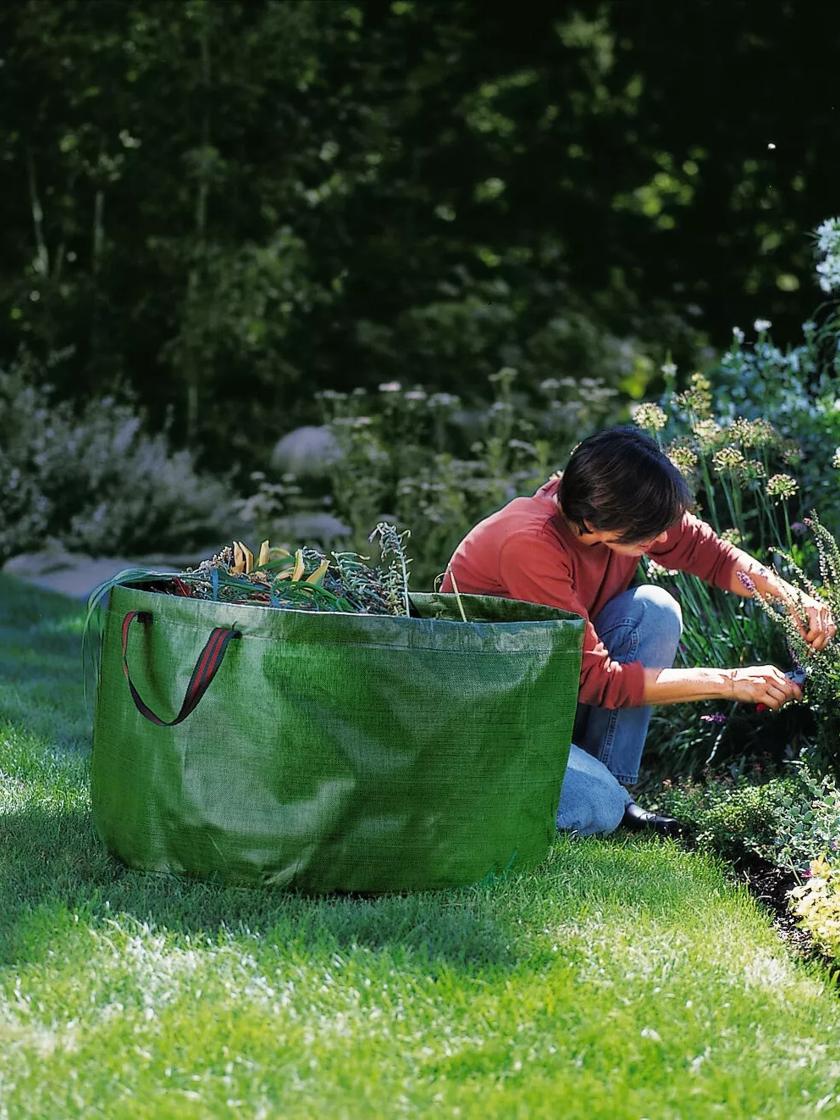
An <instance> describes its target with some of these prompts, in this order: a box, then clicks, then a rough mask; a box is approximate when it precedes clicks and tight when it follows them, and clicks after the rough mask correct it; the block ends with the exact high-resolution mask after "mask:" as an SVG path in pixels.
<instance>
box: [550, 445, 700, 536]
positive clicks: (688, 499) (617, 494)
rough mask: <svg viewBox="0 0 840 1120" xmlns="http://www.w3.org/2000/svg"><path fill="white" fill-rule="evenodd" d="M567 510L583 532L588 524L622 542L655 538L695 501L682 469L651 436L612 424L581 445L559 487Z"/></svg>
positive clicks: (569, 516)
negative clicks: (610, 532) (679, 468)
mask: <svg viewBox="0 0 840 1120" xmlns="http://www.w3.org/2000/svg"><path fill="white" fill-rule="evenodd" d="M558 497H559V499H560V504H561V505H562V507H563V513H565V515H566V517H568V518H569V520H570V521H572V522H573V523H574V524H575V525H577V526H578V528H579V529H580V530H581V532H583V533H586V532H589V529H588V528H587V526H586V524H585V522H586V521H588V522H589V523H590V525H591V526H592V527H593V528H594V529H597V530H604V531H610V530H614V531H616V532H617V533H618V536H617V538H616V540H617V543H619V544H635V543H637V542H638V541H646V540H650V539H651V538H653V537H657V536H659V534H660V533H662V532H664V531H665V530H666V529H668V528H670V526H671V525H673V524H674V522H675V521H677V520H678V519H679V518H680V517H682V515H683V514H684V513H685V511H686V510H687V509H688V508H689V507H690V506H691V504H692V496H691V491H690V490H689V488H688V485H687V484H686V481H685V479H684V478H683V476H682V475H681V474H680V472H679V470H678V469H677V468H676V467H675V466H674V464H673V463H672V462H671V460H670V459H669V458H668V456H667V455H665V454H664V452H662V451H661V450H660V449H659V447H658V446H657V445H656V443H654V441H653V440H652V439H651V438H650V436H648V435H646V434H645V433H644V432H642V431H640V430H639V429H638V428H634V427H631V426H630V425H622V426H620V427H616V428H607V429H606V430H605V431H603V432H596V433H595V435H593V436H589V437H588V438H587V439H585V440H583V442H582V443H579V444H578V446H577V447H576V448H575V450H574V451H573V452H572V455H571V458H570V459H569V462H568V465H567V466H566V469H565V470H564V471H563V477H562V479H561V481H560V486H559V489H558Z"/></svg>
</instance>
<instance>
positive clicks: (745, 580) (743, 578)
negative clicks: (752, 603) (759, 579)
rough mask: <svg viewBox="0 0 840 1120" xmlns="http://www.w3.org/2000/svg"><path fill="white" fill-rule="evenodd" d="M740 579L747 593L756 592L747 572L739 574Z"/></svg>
mask: <svg viewBox="0 0 840 1120" xmlns="http://www.w3.org/2000/svg"><path fill="white" fill-rule="evenodd" d="M738 579H739V580H740V582H741V583H742V584H743V586H744V587H746V589H747V591H752V592H755V584H754V583H753V581H752V580H751V579H750V577H749V576H748V575H747V573H746V572H738Z"/></svg>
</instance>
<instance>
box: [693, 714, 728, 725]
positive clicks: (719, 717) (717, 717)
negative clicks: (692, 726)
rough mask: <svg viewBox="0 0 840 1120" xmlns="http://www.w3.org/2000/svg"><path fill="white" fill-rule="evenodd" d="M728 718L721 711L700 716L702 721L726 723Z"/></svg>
mask: <svg viewBox="0 0 840 1120" xmlns="http://www.w3.org/2000/svg"><path fill="white" fill-rule="evenodd" d="M728 718H729V717H728V716H726V715H724V713H723V712H712V714H711V715H710V716H701V717H700V719H701V720H702V721H703V722H704V723H726V721H727V719H728Z"/></svg>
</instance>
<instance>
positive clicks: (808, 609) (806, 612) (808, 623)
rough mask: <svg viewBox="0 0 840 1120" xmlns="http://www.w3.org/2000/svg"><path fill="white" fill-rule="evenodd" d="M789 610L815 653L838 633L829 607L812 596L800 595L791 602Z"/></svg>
mask: <svg viewBox="0 0 840 1120" xmlns="http://www.w3.org/2000/svg"><path fill="white" fill-rule="evenodd" d="M788 609H789V612H790V616H791V618H792V619H793V620H794V621H795V623H796V625H797V626H798V628H799V632H800V634H801V635H802V637H803V638H804V639H805V641H806V642H807V643H808V645H809V646H810V647H811V649H812V650H813V651H814V652H815V653H816V652H817V651H818V650H821V649H823V648H824V646H826V645H827V644H828V643H829V642H830V641H831V639H832V638H833V637H834V635H835V634H836V633H837V627H836V626H835V624H834V619H833V618H832V617H831V610H830V608H829V607H828V605H827V604H826V603H823V602H820V600H819V599H814V598H813V597H812V596H811V595H805V594H802V593H800V594H798V595H797V597H796V599H795V600H794V601H793V602H792V603H791V602H790V601H789V604H788Z"/></svg>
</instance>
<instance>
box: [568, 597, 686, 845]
mask: <svg viewBox="0 0 840 1120" xmlns="http://www.w3.org/2000/svg"><path fill="white" fill-rule="evenodd" d="M592 625H593V626H594V627H595V630H596V632H597V634H598V637H599V638H600V639H601V641H602V642H603V643H604V645H605V646H606V647H607V649H608V650H609V654H610V657H611V658H612V660H613V661H620V662H625V661H641V662H642V664H643V665H645V666H647V667H648V668H658V669H662V668H666V667H669V666H671V665H673V663H674V657H675V655H676V652H677V646H678V644H679V640H680V635H681V634H682V617H681V615H680V608H679V604H678V603H677V601H676V599H674V598H673V596H671V595H669V594H668V592H667V591H664V590H663V589H662V588H661V587H655V586H653V585H650V584H645V585H643V586H641V587H631V588H630V590H629V591H625V592H623V593H622V594H621V595H616V597H615V598H614V599H611V600H610V601H609V602H608V603H607V605H606V606H605V607H604V609H603V610H602V611H601V613H600V614H598V615H597V616H596V617H595V618H593V620H592ZM650 713H651V709H650V707H645V708H612V709H608V708H595V707H592V706H591V705H589V704H578V708H577V715H576V717H575V726H574V730H573V732H572V746H571V749H570V751H569V765H568V768H567V770H566V776H565V778H564V780H563V789H562V791H561V794H560V808H559V809H558V811H557V827H558V828H561V829H567V830H574V831H575V832H577V833H578V834H579V835H581V836H589V835H591V834H592V833H596V832H612V831H613V829H615V828H617V827H618V825H619V823H620V822H621V818H622V817H623V816H624V809H625V806H626V805H627V804H628V802H629V801H631V800H632V797H631V795H630V794H629V793H628V792H627V790H626V789H625V788H624V786H625V785H632V784H633V783H634V782H636V781H637V780H638V777H639V763H640V762H641V758H642V751H643V750H644V746H645V736H646V735H647V730H648V724H649V723H650Z"/></svg>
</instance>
